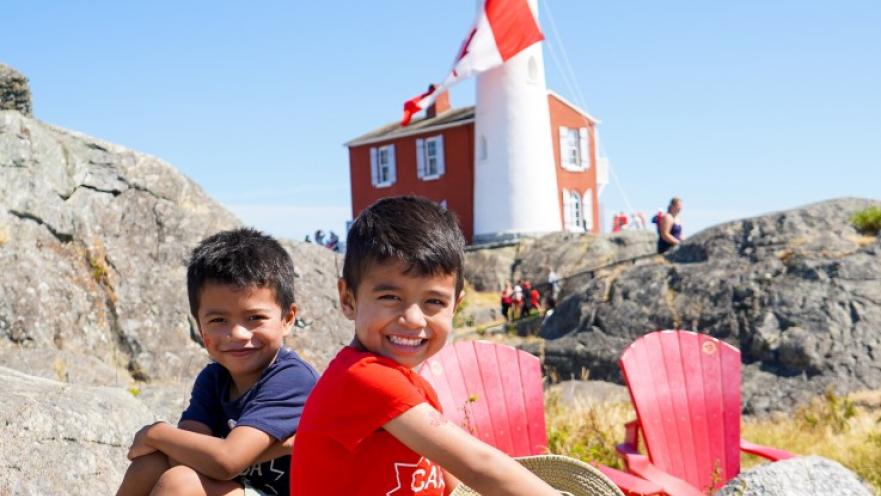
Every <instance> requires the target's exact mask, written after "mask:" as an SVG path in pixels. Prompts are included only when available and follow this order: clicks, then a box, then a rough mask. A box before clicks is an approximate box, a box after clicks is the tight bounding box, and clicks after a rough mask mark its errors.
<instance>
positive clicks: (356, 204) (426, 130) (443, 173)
mask: <svg viewBox="0 0 881 496" xmlns="http://www.w3.org/2000/svg"><path fill="white" fill-rule="evenodd" d="M547 98H548V106H549V110H550V120H551V122H550V129H551V141H552V143H553V148H554V164H555V170H556V179H557V192H558V195H557V198H558V201H559V202H560V211H561V218H560V226H561V229H564V230H568V231H587V232H593V233H597V234H598V233H599V232H600V208H599V199H598V198H599V194H600V192H601V189H602V187H603V186H604V185H605V184H606V183H608V179H607V174H608V172H607V164H606V163H605V161H604V160H602V159H599V158H598V153H597V147H596V143H597V140H596V125H597V123H598V121H597V120H596V119H594V118H593V117H591V116H590V115H589V114H587V113H586V112H585V111H583V110H581V109H579V108H578V107H576V106H575V105H573V104H572V103H570V102H568V101H567V100H565V99H564V98H563V97H561V96H560V95H558V94H556V93H554V92H552V91H548V96H547ZM346 146H347V147H348V148H349V174H350V179H351V185H352V217H353V218H354V217H355V216H357V215H358V213H360V212H361V210H363V209H364V208H366V207H368V206H369V205H370V204H372V203H373V202H375V201H377V200H379V199H381V198H384V197H387V196H395V195H403V194H416V195H421V196H425V197H427V198H430V199H432V200H434V201H436V202H438V203H441V204H443V205H445V206H446V207H447V208H449V209H450V210H452V211H453V212H455V213H456V215H457V216H458V217H459V221H460V223H461V226H462V230H463V232H464V233H465V236H466V239H467V240H468V241H469V242H471V240H472V239H473V236H474V161H475V157H476V156H477V154H485V153H486V150H485V148H486V144H485V143H483V144H481V143H475V137H474V107H473V106H472V107H463V108H456V109H454V108H450V103H449V96H448V95H447V94H443V95H441V96H440V97H439V98H438V100H437V101H436V102H435V104H434V105H433V106H432V107H431V108H429V109H428V111H427V112H426V115H425V117H424V118H422V119H417V120H414V121H413V122H411V123H410V125H408V126H407V127H401V126H400V125H399V124H398V123H397V122H395V123H392V124H388V125H386V126H383V127H380V128H378V129H376V130H374V131H371V132H369V133H367V134H365V135H363V136H359V137H358V138H355V139H353V140H351V141H349V142H348V143H346ZM475 146H477V147H478V148H479V149H477V150H476V149H475ZM521 203H522V205H523V208H529V199H528V198H524V199H523V201H522V202H520V203H518V204H521Z"/></svg>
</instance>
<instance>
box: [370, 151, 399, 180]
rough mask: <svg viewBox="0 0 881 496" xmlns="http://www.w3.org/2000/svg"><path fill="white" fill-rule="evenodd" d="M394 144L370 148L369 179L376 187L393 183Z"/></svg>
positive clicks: (394, 174) (394, 176) (394, 178)
mask: <svg viewBox="0 0 881 496" xmlns="http://www.w3.org/2000/svg"><path fill="white" fill-rule="evenodd" d="M395 172H396V171H395V145H386V146H380V147H374V148H371V149H370V181H371V183H372V184H373V186H375V187H377V188H384V187H387V186H391V185H392V184H395V180H396V173H395Z"/></svg>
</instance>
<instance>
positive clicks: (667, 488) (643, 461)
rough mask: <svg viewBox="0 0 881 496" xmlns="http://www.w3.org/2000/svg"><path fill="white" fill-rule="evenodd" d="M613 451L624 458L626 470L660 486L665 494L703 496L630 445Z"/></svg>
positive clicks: (620, 445) (621, 445) (617, 447)
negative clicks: (616, 451)
mask: <svg viewBox="0 0 881 496" xmlns="http://www.w3.org/2000/svg"><path fill="white" fill-rule="evenodd" d="M615 449H617V450H618V454H620V455H621V457H622V458H624V463H625V464H626V465H627V470H628V471H630V473H632V474H635V475H637V476H639V477H642V478H643V479H646V480H647V481H649V482H652V483H654V484H656V485H658V486H661V488H662V489H663V490H664V492H665V493H666V494H671V495H675V496H705V495H704V493H703V492H701V491H700V490H698V489H697V488H696V487H694V486H692V485H691V484H689V483H688V482H685V481H684V480H682V479H680V478H678V477H675V476H673V475H670V474H668V473H667V472H664V471H663V470H661V469H659V468H658V467H656V466H654V465H653V464H652V463H651V462H650V461H649V457H647V456H645V455H643V454H641V453H639V452H638V451H637V450H636V447H635V446H633V445H632V444H629V443H621V444H619V445H618V446H616V447H615ZM616 484H617V482H616Z"/></svg>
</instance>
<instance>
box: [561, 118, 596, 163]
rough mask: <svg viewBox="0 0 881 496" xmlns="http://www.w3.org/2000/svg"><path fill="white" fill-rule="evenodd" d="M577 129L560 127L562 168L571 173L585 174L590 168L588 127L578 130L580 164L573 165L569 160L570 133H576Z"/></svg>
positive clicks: (577, 146) (577, 147) (577, 148)
mask: <svg viewBox="0 0 881 496" xmlns="http://www.w3.org/2000/svg"><path fill="white" fill-rule="evenodd" d="M575 130H576V128H569V127H566V126H560V131H559V137H560V167H562V168H563V169H565V170H567V171H570V172H585V171H587V169H588V168H589V167H590V157H589V152H590V151H589V149H588V147H589V145H588V129H587V128H586V127H582V128H578V129H577V131H578V144H577V145H576V150H577V151H578V163H572V162H570V161H569V160H568V158H569V153H568V152H569V151H570V150H571V147H570V145H569V131H575Z"/></svg>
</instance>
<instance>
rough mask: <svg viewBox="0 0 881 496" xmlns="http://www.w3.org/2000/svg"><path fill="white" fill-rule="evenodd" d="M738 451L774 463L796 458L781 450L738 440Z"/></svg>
mask: <svg viewBox="0 0 881 496" xmlns="http://www.w3.org/2000/svg"><path fill="white" fill-rule="evenodd" d="M740 450H741V451H743V452H744V453H749V454H751V455H758V456H761V457H762V458H766V459H768V460H771V461H772V462H776V461H777V460H786V459H788V458H795V456H796V455H793V454H792V453H790V452H788V451H783V450H782V449H777V448H769V447H767V446H762V445H760V444H755V443H751V442H749V441H747V440H746V439H741V440H740Z"/></svg>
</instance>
